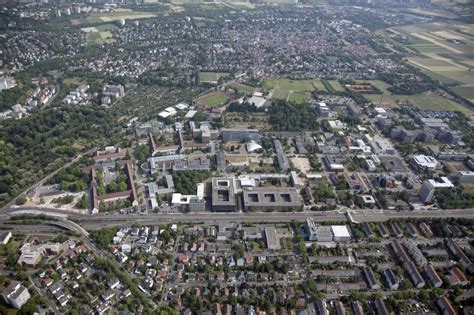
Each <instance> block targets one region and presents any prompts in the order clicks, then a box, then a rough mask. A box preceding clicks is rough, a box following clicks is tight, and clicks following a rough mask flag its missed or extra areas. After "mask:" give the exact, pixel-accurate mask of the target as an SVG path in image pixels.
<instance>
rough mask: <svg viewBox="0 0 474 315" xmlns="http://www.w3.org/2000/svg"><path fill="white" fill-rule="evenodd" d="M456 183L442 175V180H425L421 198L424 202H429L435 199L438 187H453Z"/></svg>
mask: <svg viewBox="0 0 474 315" xmlns="http://www.w3.org/2000/svg"><path fill="white" fill-rule="evenodd" d="M453 187H454V185H453V184H452V183H451V181H450V180H449V179H448V178H447V177H441V178H440V180H434V179H428V180H425V181H424V182H423V185H421V189H420V200H421V201H422V202H423V203H429V202H431V200H432V199H433V196H434V193H435V190H436V189H437V188H453Z"/></svg>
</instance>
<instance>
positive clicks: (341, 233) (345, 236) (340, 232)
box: [331, 225, 351, 242]
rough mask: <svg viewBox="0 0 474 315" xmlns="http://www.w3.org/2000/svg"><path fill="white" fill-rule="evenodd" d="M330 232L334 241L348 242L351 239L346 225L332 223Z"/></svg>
mask: <svg viewBox="0 0 474 315" xmlns="http://www.w3.org/2000/svg"><path fill="white" fill-rule="evenodd" d="M331 232H332V235H333V240H334V241H335V242H348V241H350V240H351V233H350V232H349V228H348V227H347V225H332V226H331Z"/></svg>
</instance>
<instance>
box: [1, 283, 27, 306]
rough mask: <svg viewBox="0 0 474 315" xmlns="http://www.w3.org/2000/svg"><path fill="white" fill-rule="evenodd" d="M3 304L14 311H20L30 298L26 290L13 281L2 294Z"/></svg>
mask: <svg viewBox="0 0 474 315" xmlns="http://www.w3.org/2000/svg"><path fill="white" fill-rule="evenodd" d="M2 296H3V299H4V300H5V302H6V303H7V304H9V305H11V306H13V307H14V308H16V309H20V308H21V307H22V306H23V305H24V304H25V303H26V302H27V301H28V300H29V298H30V293H29V292H28V289H27V288H25V287H24V286H23V285H21V283H19V282H16V281H13V282H12V283H11V284H10V285H9V286H8V287H7V288H6V289H5V291H3V293H2Z"/></svg>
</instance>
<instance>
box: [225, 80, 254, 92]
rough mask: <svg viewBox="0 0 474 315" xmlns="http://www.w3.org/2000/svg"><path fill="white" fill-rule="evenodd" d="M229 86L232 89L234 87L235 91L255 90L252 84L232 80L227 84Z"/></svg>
mask: <svg viewBox="0 0 474 315" xmlns="http://www.w3.org/2000/svg"><path fill="white" fill-rule="evenodd" d="M229 86H230V87H231V88H233V89H236V90H237V91H240V92H244V93H247V94H252V93H253V92H255V88H254V87H253V86H250V85H246V84H242V83H238V82H232V83H230V84H229Z"/></svg>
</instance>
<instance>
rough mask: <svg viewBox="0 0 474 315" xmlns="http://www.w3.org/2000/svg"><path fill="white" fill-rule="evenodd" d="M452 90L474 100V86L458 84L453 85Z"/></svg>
mask: <svg viewBox="0 0 474 315" xmlns="http://www.w3.org/2000/svg"><path fill="white" fill-rule="evenodd" d="M451 90H452V91H453V92H454V93H456V94H457V95H459V96H461V97H464V98H465V99H467V100H469V101H471V102H474V86H472V85H470V86H458V87H453V88H451Z"/></svg>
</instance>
